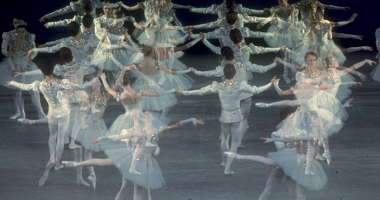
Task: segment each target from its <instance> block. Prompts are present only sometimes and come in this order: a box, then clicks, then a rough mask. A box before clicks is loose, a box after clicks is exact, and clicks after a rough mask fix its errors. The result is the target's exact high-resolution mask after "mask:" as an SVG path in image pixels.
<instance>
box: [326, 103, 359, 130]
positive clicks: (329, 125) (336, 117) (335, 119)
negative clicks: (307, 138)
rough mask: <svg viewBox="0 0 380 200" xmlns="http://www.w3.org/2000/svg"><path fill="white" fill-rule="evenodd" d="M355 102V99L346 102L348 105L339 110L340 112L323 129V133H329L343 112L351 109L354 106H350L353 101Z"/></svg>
mask: <svg viewBox="0 0 380 200" xmlns="http://www.w3.org/2000/svg"><path fill="white" fill-rule="evenodd" d="M352 100H353V98H350V99H348V100H347V101H346V103H344V104H343V105H342V106H341V107H340V108H339V110H338V112H337V113H336V114H335V115H334V117H333V119H332V120H331V121H330V122H329V123H328V124H327V125H326V126H325V127H323V128H322V132H326V131H328V130H329V129H330V128H331V127H332V126H333V125H334V124H335V122H336V121H337V120H338V119H339V116H340V114H341V113H342V112H343V110H344V109H345V108H347V107H351V106H352V105H350V103H351V101H352Z"/></svg>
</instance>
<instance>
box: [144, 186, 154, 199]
mask: <svg viewBox="0 0 380 200" xmlns="http://www.w3.org/2000/svg"><path fill="white" fill-rule="evenodd" d="M142 199H143V200H152V197H151V196H150V189H149V188H144V187H143V188H142Z"/></svg>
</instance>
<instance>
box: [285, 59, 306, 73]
mask: <svg viewBox="0 0 380 200" xmlns="http://www.w3.org/2000/svg"><path fill="white" fill-rule="evenodd" d="M279 62H280V63H281V64H283V65H284V66H285V67H288V68H290V69H296V70H299V71H301V70H303V67H302V66H300V65H295V64H291V63H287V62H285V61H283V60H282V59H280V60H279Z"/></svg>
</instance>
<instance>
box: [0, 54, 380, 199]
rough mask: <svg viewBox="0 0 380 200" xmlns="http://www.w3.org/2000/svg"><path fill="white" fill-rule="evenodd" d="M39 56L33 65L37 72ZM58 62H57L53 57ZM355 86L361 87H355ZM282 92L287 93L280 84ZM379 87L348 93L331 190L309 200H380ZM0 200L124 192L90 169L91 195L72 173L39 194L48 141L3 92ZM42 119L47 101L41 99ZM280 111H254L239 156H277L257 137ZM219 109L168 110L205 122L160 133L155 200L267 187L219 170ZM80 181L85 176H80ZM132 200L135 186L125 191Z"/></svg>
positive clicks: (186, 100)
mask: <svg viewBox="0 0 380 200" xmlns="http://www.w3.org/2000/svg"><path fill="white" fill-rule="evenodd" d="M44 56H46V55H41V56H39V57H38V60H36V61H35V62H36V63H37V64H38V63H39V62H40V60H41V59H44ZM349 56H350V57H349V59H348V61H347V65H346V66H347V67H349V66H350V65H349V64H354V63H355V62H357V61H360V60H362V59H364V58H371V59H374V53H370V54H368V53H367V54H364V53H356V54H351V55H349ZM274 57H275V54H267V55H256V56H252V61H253V62H254V63H258V64H269V63H270V62H272V60H273V59H274ZM54 59H56V60H57V61H58V59H57V58H56V57H54ZM217 59H218V57H217V56H215V55H199V56H195V55H185V56H184V57H183V58H181V59H180V60H182V61H183V62H184V63H185V64H187V65H188V66H189V67H195V68H197V69H201V70H211V69H213V68H215V67H216V66H217ZM359 71H361V72H363V73H364V74H365V75H367V76H369V73H370V71H371V67H369V66H365V67H363V68H361V69H360V70H359ZM282 72H283V66H282V65H281V66H278V67H276V68H275V69H273V70H271V71H269V72H267V73H266V74H254V81H253V83H254V84H255V85H257V86H261V85H263V84H265V83H267V82H268V81H269V80H270V79H271V78H272V77H273V76H275V75H276V76H280V75H281V74H282ZM191 76H192V77H193V78H195V79H196V81H197V82H196V83H195V85H194V87H193V88H195V89H197V88H200V87H202V86H206V85H207V84H210V83H211V82H212V81H213V80H217V81H219V80H220V78H205V77H197V76H194V75H193V74H191ZM357 80H358V81H359V79H357ZM280 87H281V88H283V89H287V88H289V87H290V85H286V84H285V82H284V81H283V80H281V82H280ZM379 88H380V85H379V84H378V83H376V82H374V81H372V80H368V81H367V82H365V83H363V86H362V87H357V88H353V94H352V97H354V101H353V102H352V104H353V105H354V106H353V107H351V108H348V109H347V112H348V113H349V116H350V117H349V119H348V120H347V121H346V124H345V126H344V128H343V129H342V130H341V131H340V132H339V133H337V134H334V135H333V136H332V137H331V138H330V149H331V154H332V159H333V160H332V164H331V165H330V166H328V165H327V164H326V163H325V162H324V163H322V166H323V167H324V169H325V171H326V174H327V175H328V178H329V180H328V183H327V185H326V187H325V188H324V189H322V190H320V191H317V192H307V199H316V200H317V199H318V200H320V199H328V200H330V199H332V200H361V199H371V200H374V199H379V196H380V191H379V188H380V182H379V181H380V174H379V164H380V156H379V155H378V154H377V153H378V152H379V147H378V144H379V140H380V135H379V129H380V123H379V122H380V120H379V112H380V106H379V101H380V92H379ZM0 94H1V96H0V101H1V107H0V120H1V131H0V199H4V200H10V199H17V200H19V199H38V200H52V199H54V200H61V199H62V200H67V199H72V200H81V199H91V200H111V199H114V198H115V196H116V194H117V192H118V190H119V189H120V186H121V174H120V173H119V172H118V170H117V169H116V168H115V167H114V166H109V167H95V172H96V176H97V180H98V182H97V188H96V190H94V189H92V188H89V187H83V186H77V185H76V173H75V169H73V168H64V169H61V170H59V171H51V173H50V177H49V179H48V180H47V181H46V185H45V186H43V187H38V186H37V182H38V180H39V178H40V177H41V175H42V173H43V170H44V167H45V164H46V163H47V161H48V158H49V151H48V145H47V140H48V136H49V132H48V127H47V125H46V124H41V125H22V124H18V123H17V122H16V121H15V120H10V119H8V118H9V116H10V115H12V114H13V112H14V103H13V93H12V91H11V90H9V89H4V88H3V87H1V89H0ZM292 98H293V97H286V98H283V97H279V96H278V95H277V93H276V91H275V90H274V88H271V89H270V90H268V91H265V92H264V93H262V94H260V95H256V96H253V98H252V100H253V104H254V103H255V102H274V101H279V100H283V99H292ZM24 99H25V107H26V114H27V117H28V118H36V117H37V112H36V110H35V109H34V106H33V105H32V104H31V102H30V98H29V95H28V94H27V93H25V95H24ZM41 101H42V104H43V106H44V109H45V111H47V110H46V109H47V104H46V101H45V100H44V99H43V97H41ZM111 101H112V103H110V105H109V107H108V108H107V110H106V114H105V117H104V118H105V121H106V124H107V125H108V126H110V125H111V124H112V122H113V121H114V120H115V119H116V118H117V117H118V116H119V115H120V114H123V113H124V111H123V108H122V106H121V105H120V104H117V103H116V102H115V100H111ZM279 111H280V109H279V108H268V109H257V108H255V107H254V106H253V107H252V110H251V116H250V118H249V126H250V127H249V129H248V130H247V133H246V135H245V137H244V140H243V143H244V144H245V146H246V147H245V149H239V150H238V153H240V154H256V155H261V156H266V155H267V153H268V152H273V151H276V149H275V147H274V145H273V144H263V143H262V142H261V141H259V137H269V136H270V134H271V133H272V131H274V130H275V127H276V125H277V124H278V123H279V121H280V120H279V117H278V113H279ZM219 116H220V103H219V99H218V96H217V95H209V96H201V97H198V96H197V97H183V96H179V97H178V104H177V105H176V106H174V107H173V108H172V110H171V111H170V113H169V116H168V117H169V118H170V119H171V120H172V122H177V121H179V120H183V119H187V118H190V117H196V118H200V119H204V120H205V122H206V125H205V126H198V127H197V128H194V127H193V126H191V125H186V126H185V127H183V128H182V129H176V130H173V131H169V132H166V133H164V136H163V137H162V139H161V142H160V147H161V153H160V155H159V156H158V157H157V158H156V159H157V161H158V163H159V164H160V167H161V170H162V172H163V174H164V177H165V179H166V183H167V184H166V186H165V187H163V188H161V189H158V190H154V191H152V197H153V199H155V200H181V199H183V200H190V199H191V200H214V199H215V200H216V199H218V200H231V199H235V200H246V199H258V197H259V195H260V194H261V192H262V191H263V189H264V187H265V183H266V180H267V178H268V176H269V173H270V172H271V170H272V168H271V167H268V166H265V165H262V164H258V163H255V162H248V161H241V160H235V162H234V163H233V164H232V167H231V169H232V170H234V171H235V174H234V175H231V176H225V175H223V170H224V168H222V167H221V166H220V165H219V164H220V163H221V158H222V157H221V153H220V140H219V134H220V123H219V120H218V119H219ZM73 157H74V153H73V150H69V149H68V148H67V145H66V146H65V151H64V152H63V157H62V160H73ZM93 157H94V158H105V155H104V153H94V156H93ZM83 174H84V175H83V177H84V178H86V177H87V176H88V171H87V169H86V168H83ZM129 185H130V187H129V194H128V197H127V198H126V199H128V200H129V199H132V193H133V184H132V183H129ZM287 189H288V188H287V185H286V182H285V180H283V181H282V183H281V184H280V185H279V187H278V189H277V190H276V192H275V193H274V194H273V195H272V196H271V198H270V199H278V200H285V199H288V193H287Z"/></svg>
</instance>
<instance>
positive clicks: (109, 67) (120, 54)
mask: <svg viewBox="0 0 380 200" xmlns="http://www.w3.org/2000/svg"><path fill="white" fill-rule="evenodd" d="M106 53H112V55H113V56H114V58H115V59H116V60H117V61H118V62H119V63H120V64H122V65H123V66H127V65H129V64H131V59H130V58H131V56H132V55H133V52H132V51H129V50H126V49H112V50H110V49H108V50H105V49H101V50H98V51H97V52H96V53H95V54H94V57H99V56H101V57H104V56H106V55H105V54H106ZM99 69H101V70H106V71H112V72H118V71H120V67H119V66H117V65H116V64H115V63H114V62H113V61H112V60H111V59H110V58H107V60H106V61H105V62H104V63H102V64H100V65H99ZM116 78H117V77H116Z"/></svg>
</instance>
